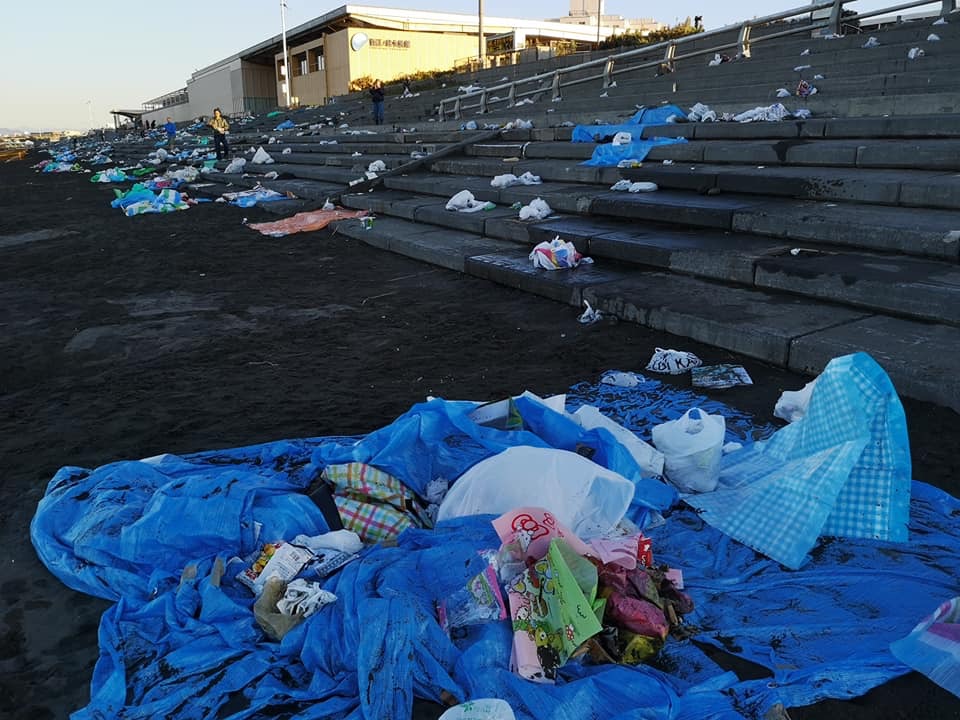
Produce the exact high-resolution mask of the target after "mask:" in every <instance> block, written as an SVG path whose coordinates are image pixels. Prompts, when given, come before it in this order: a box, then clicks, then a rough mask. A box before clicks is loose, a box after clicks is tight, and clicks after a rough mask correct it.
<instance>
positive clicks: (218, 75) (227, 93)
mask: <svg viewBox="0 0 960 720" xmlns="http://www.w3.org/2000/svg"><path fill="white" fill-rule="evenodd" d="M241 66H242V61H240V60H239V59H237V60H233V61H231V62H229V63H226V64H224V65H220V66H219V67H217V68H215V69H213V70H211V71H210V72H207V73H204V74H203V75H200V76H194V77H192V78H190V80H188V81H187V92H188V93H189V94H190V112H191V113H192V114H193V115H194V116H195V117H196V116H199V115H207V116H210V115H213V109H214V108H215V107H219V108H220V109H221V110H222V111H223V113H224V114H225V115H227V114H230V113H233V112H235V110H234V104H235V103H234V97H235V96H234V92H235V91H236V89H235V86H239V85H241V84H242V83H240V78H241V77H242V71H241ZM234 73H236V74H237V76H236V79H235V77H234ZM241 97H242V96H241Z"/></svg>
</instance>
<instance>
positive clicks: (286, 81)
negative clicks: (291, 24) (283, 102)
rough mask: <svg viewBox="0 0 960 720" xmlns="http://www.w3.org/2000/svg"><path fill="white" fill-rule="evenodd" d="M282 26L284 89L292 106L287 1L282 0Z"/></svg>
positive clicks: (288, 102) (288, 103) (288, 105)
mask: <svg viewBox="0 0 960 720" xmlns="http://www.w3.org/2000/svg"><path fill="white" fill-rule="evenodd" d="M280 28H281V32H282V33H283V89H284V94H285V95H286V97H287V107H290V83H291V80H292V78H291V75H290V56H289V55H288V54H287V2H286V0H280Z"/></svg>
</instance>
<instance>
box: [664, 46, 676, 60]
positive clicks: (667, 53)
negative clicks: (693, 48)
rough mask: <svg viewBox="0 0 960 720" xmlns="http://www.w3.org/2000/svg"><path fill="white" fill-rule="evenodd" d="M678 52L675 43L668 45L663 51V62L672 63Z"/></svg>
mask: <svg viewBox="0 0 960 720" xmlns="http://www.w3.org/2000/svg"><path fill="white" fill-rule="evenodd" d="M676 54H677V46H676V45H674V44H673V43H670V44H669V45H667V49H666V50H664V51H663V63H664V65H671V64H672V63H673V58H674V57H675V56H676Z"/></svg>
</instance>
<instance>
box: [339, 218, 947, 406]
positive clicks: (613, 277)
mask: <svg viewBox="0 0 960 720" xmlns="http://www.w3.org/2000/svg"><path fill="white" fill-rule="evenodd" d="M337 231H338V232H339V233H342V234H345V235H347V236H349V237H353V238H355V239H357V240H361V241H363V242H365V243H367V244H369V245H371V246H373V247H378V248H381V249H385V250H390V251H392V252H397V253H400V254H403V255H406V256H408V257H412V258H415V259H419V260H422V261H425V262H428V263H432V264H435V265H439V266H441V267H446V268H449V269H453V270H459V271H461V272H465V273H467V274H470V275H474V276H476V277H481V278H485V279H488V280H492V281H494V282H497V283H500V284H503V285H507V286H509V287H514V288H518V289H521V290H524V291H527V292H534V293H536V294H539V295H542V296H544V297H548V298H551V299H554V300H557V301H559V302H563V303H566V304H567V305H568V306H576V307H579V306H580V305H581V303H582V301H584V300H587V301H589V302H590V303H591V305H593V306H594V307H596V308H599V309H600V310H601V311H603V312H605V313H607V314H610V315H614V316H616V317H618V318H620V319H621V320H625V321H629V322H636V323H638V324H642V325H646V326H648V327H651V328H654V329H657V330H663V331H666V332H671V333H674V334H676V335H678V336H679V337H681V338H683V337H686V338H690V339H693V340H697V341H699V342H704V343H708V344H711V345H714V346H717V347H721V348H725V349H727V350H731V351H733V352H737V353H741V354H744V355H747V356H749V357H754V358H757V359H760V360H764V361H767V362H771V363H774V364H777V365H779V366H781V367H790V368H791V369H794V370H799V371H801V372H807V373H816V372H819V370H821V369H822V368H823V367H824V365H825V364H826V363H827V362H828V361H829V359H830V358H832V357H835V356H837V355H842V354H846V353H848V352H854V351H858V350H866V351H868V352H870V353H871V354H872V355H873V356H874V357H875V358H877V360H878V361H879V362H880V363H881V365H883V366H884V368H885V369H886V370H887V372H888V373H889V375H890V377H891V379H892V380H893V382H894V384H895V385H896V387H897V388H898V390H899V391H900V392H901V393H903V394H905V395H911V396H913V397H917V398H920V399H923V400H929V401H933V402H936V403H938V404H942V405H945V406H947V407H951V408H954V409H960V381H958V374H957V372H956V368H955V358H956V357H958V356H960V330H958V329H957V328H956V327H948V326H942V325H930V324H926V323H919V322H915V321H909V320H903V319H898V318H890V317H886V316H881V315H874V314H870V313H865V312H860V311H856V310H851V309H848V308H843V307H837V306H834V305H831V304H829V303H823V302H816V301H810V300H807V299H802V298H798V297H791V296H784V295H779V294H774V293H769V292H764V291H760V290H754V289H746V288H736V287H729V286H725V285H722V284H717V283H711V282H708V281H704V280H699V279H696V278H689V277H683V276H677V275H672V274H666V273H658V272H642V273H641V272H636V271H630V270H628V269H625V268H623V267H620V266H616V265H614V264H611V265H610V266H609V267H599V266H597V265H592V266H591V265H582V266H581V267H579V268H577V269H575V270H564V271H556V272H547V271H543V270H535V269H534V268H533V267H532V264H531V263H530V261H529V259H528V258H527V251H526V250H525V249H519V248H516V247H515V246H512V245H510V244H509V243H505V242H502V241H501V242H497V241H491V240H489V239H483V238H478V237H476V236H475V235H472V234H470V233H458V232H455V231H450V230H436V231H430V230H429V229H425V228H424V227H423V226H422V225H420V224H418V223H414V222H410V221H404V220H399V219H394V218H378V219H377V220H376V221H375V222H374V224H373V227H371V228H370V229H369V230H365V229H363V228H362V226H361V224H360V223H357V222H351V221H342V222H341V223H339V224H338V227H337ZM576 312H578V311H572V312H571V321H572V318H573V317H574V315H575V314H576Z"/></svg>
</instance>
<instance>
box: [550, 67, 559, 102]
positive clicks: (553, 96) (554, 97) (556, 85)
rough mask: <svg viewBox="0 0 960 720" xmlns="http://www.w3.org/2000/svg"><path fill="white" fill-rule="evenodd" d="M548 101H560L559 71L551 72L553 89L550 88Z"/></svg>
mask: <svg viewBox="0 0 960 720" xmlns="http://www.w3.org/2000/svg"><path fill="white" fill-rule="evenodd" d="M550 99H551V100H559V99H560V71H559V70H554V71H553V87H552V91H551V98H550Z"/></svg>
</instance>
